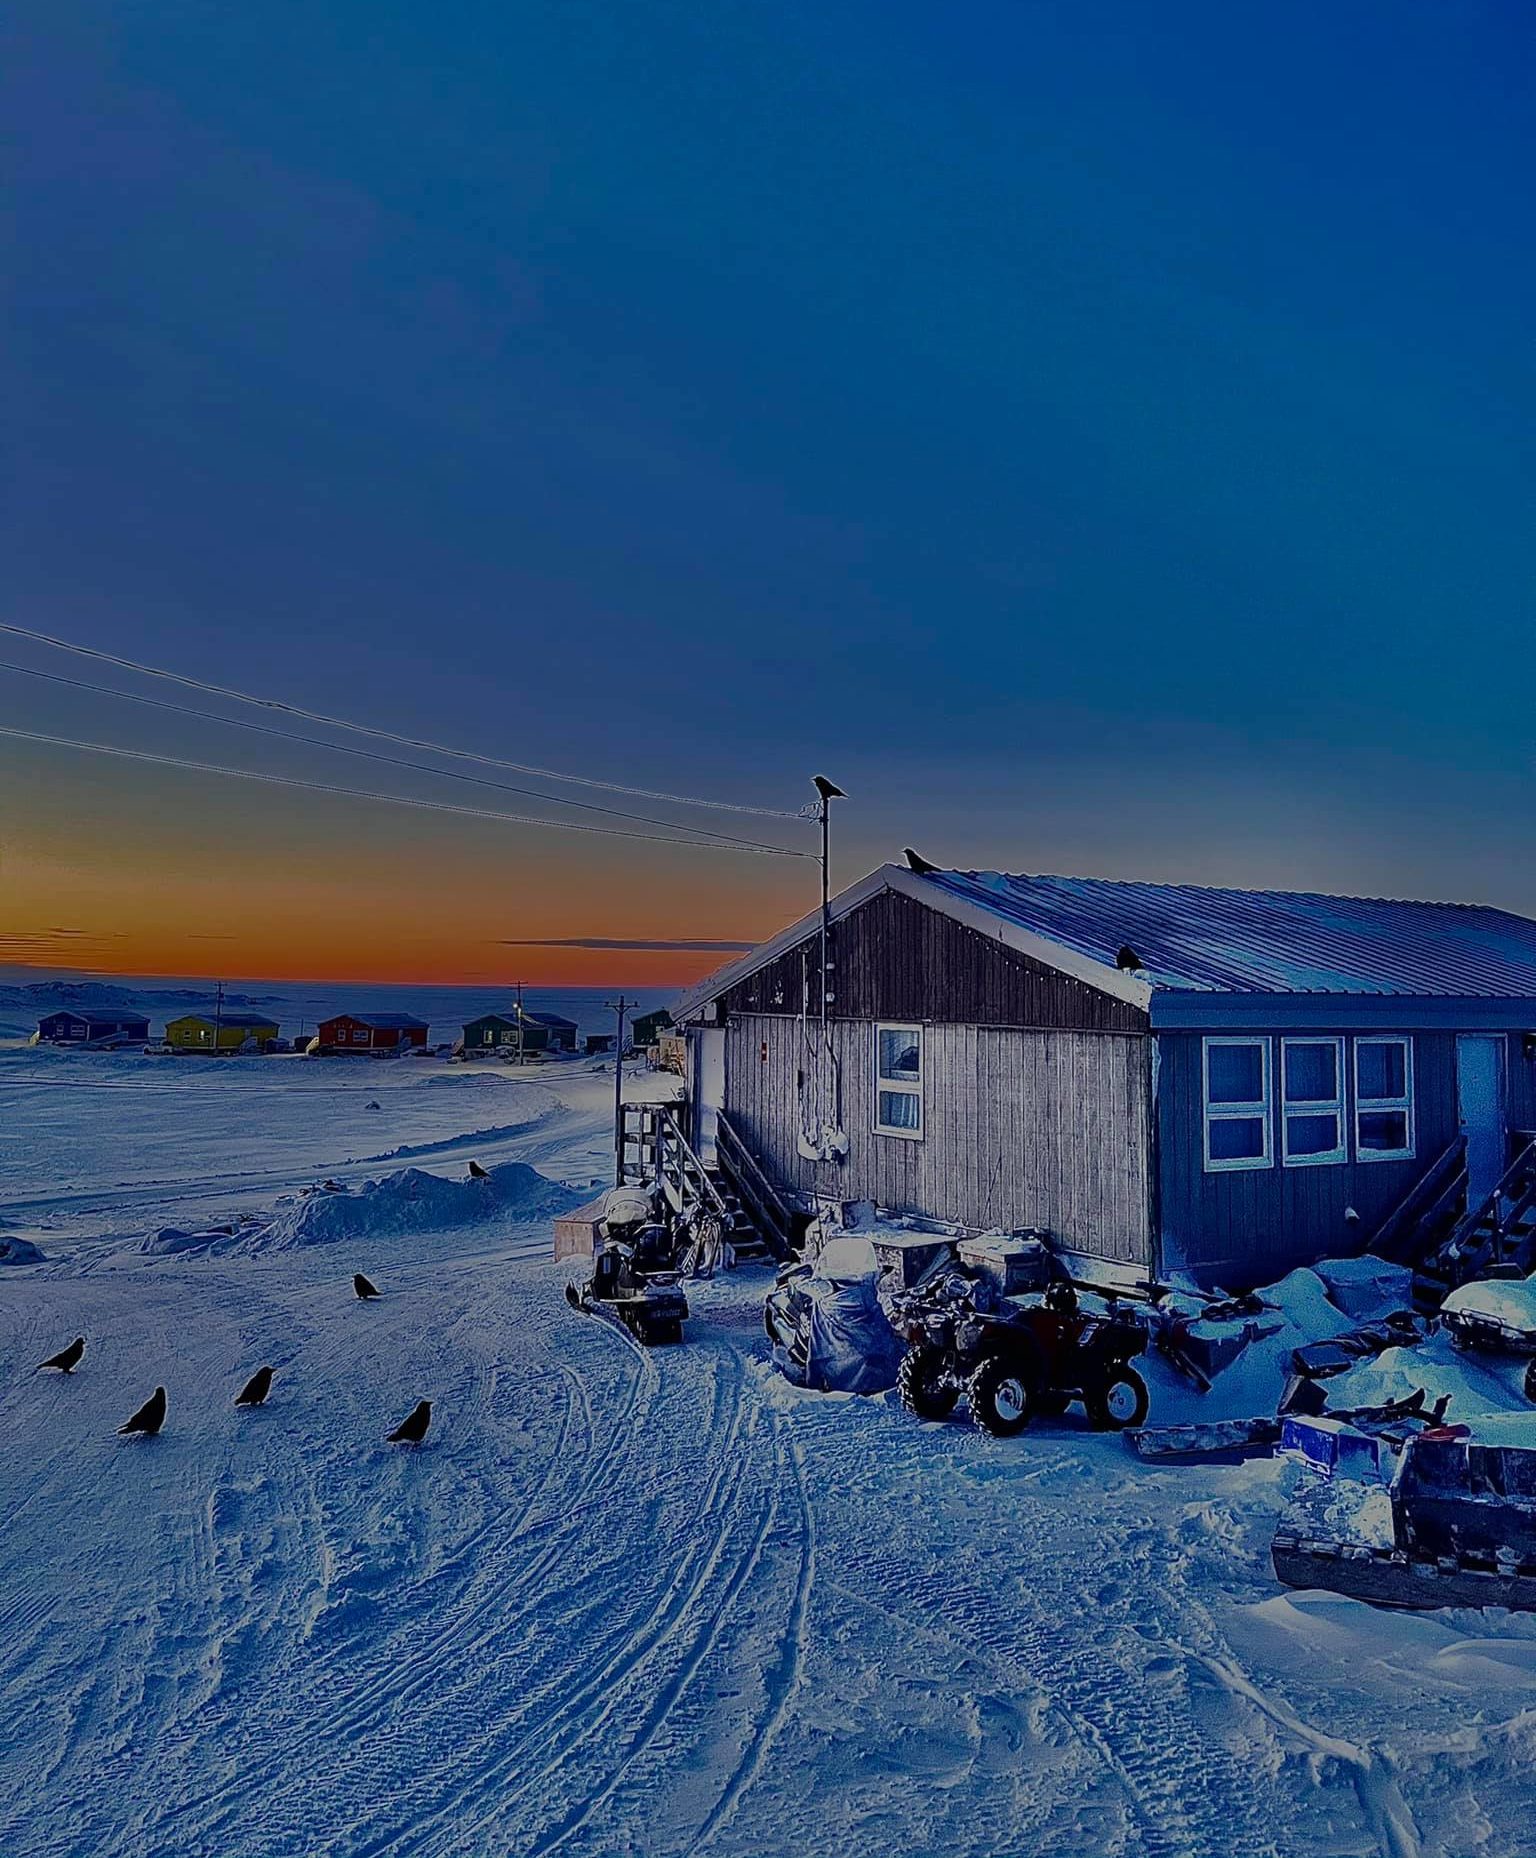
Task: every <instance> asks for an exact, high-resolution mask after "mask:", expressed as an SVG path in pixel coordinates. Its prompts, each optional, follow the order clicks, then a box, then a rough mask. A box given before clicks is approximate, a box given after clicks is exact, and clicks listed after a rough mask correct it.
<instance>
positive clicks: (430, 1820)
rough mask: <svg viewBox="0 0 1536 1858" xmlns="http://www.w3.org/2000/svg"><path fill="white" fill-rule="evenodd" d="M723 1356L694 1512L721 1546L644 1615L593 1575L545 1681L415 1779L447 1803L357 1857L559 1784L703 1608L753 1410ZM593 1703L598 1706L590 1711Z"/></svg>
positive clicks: (374, 1856) (662, 1582)
mask: <svg viewBox="0 0 1536 1858" xmlns="http://www.w3.org/2000/svg"><path fill="white" fill-rule="evenodd" d="M635 1346H636V1347H638V1344H637V1345H635ZM723 1359H724V1358H723V1357H716V1358H715V1359H714V1360H713V1361H712V1367H713V1370H714V1388H713V1393H712V1405H713V1411H712V1413H711V1415H710V1419H709V1422H708V1423H707V1425H706V1426H705V1428H704V1436H705V1437H706V1439H708V1440H709V1441H710V1442H711V1445H712V1447H713V1448H714V1449H715V1463H714V1468H713V1473H712V1475H711V1477H710V1479H709V1481H708V1482H707V1483H706V1484H705V1486H704V1487H703V1489H702V1491H701V1492H699V1493H698V1495H697V1497H696V1500H695V1504H694V1512H693V1523H694V1528H695V1532H696V1533H697V1534H699V1535H702V1534H703V1533H704V1531H705V1530H706V1528H707V1527H708V1526H709V1525H710V1524H711V1523H715V1524H718V1525H719V1533H718V1537H717V1539H716V1540H715V1542H714V1543H713V1546H712V1547H711V1546H710V1544H709V1543H708V1542H707V1541H699V1542H695V1544H694V1545H693V1546H691V1547H690V1548H689V1549H688V1550H687V1551H686V1553H685V1555H684V1557H683V1559H682V1560H681V1561H680V1562H679V1563H677V1564H674V1565H673V1566H672V1567H671V1569H670V1572H669V1574H668V1573H667V1571H665V1570H662V1569H660V1568H657V1569H653V1570H652V1573H653V1574H654V1575H655V1576H656V1579H657V1584H658V1586H659V1589H660V1591H659V1595H658V1597H657V1599H656V1600H655V1601H654V1603H653V1604H652V1610H651V1612H650V1613H649V1615H647V1616H646V1617H644V1618H643V1619H638V1618H637V1617H636V1615H635V1614H634V1613H623V1612H619V1611H618V1610H617V1609H615V1608H614V1607H613V1606H612V1605H611V1599H610V1597H609V1596H607V1595H605V1594H603V1593H602V1592H601V1591H595V1590H593V1589H592V1587H591V1586H590V1585H586V1586H583V1587H581V1588H579V1589H578V1590H576V1591H575V1592H574V1593H573V1595H572V1596H571V1599H572V1601H573V1603H574V1604H573V1608H572V1610H571V1611H570V1612H568V1613H567V1614H565V1615H563V1616H562V1617H561V1618H560V1619H559V1620H558V1621H557V1622H555V1624H556V1625H557V1627H558V1630H557V1631H556V1632H555V1633H554V1634H553V1640H554V1645H555V1648H556V1650H557V1652H558V1653H559V1655H558V1656H556V1658H555V1659H554V1662H553V1665H552V1668H551V1669H550V1670H549V1671H548V1672H547V1674H546V1675H545V1676H544V1678H543V1680H542V1682H540V1683H538V1684H535V1685H530V1686H526V1687H525V1686H523V1685H522V1684H520V1686H519V1689H520V1695H519V1696H518V1698H517V1701H516V1705H515V1707H514V1709H513V1710H512V1711H511V1713H510V1717H509V1718H507V1719H502V1720H501V1721H500V1722H498V1723H497V1724H495V1725H493V1726H492V1727H491V1728H490V1729H489V1730H488V1731H487V1732H486V1733H485V1734H484V1735H482V1736H481V1737H479V1738H478V1739H477V1741H476V1743H475V1744H474V1746H473V1748H472V1749H468V1748H466V1747H465V1746H464V1745H463V1741H462V1735H461V1733H460V1731H459V1726H458V1724H457V1721H456V1719H455V1722H454V1725H453V1730H452V1739H451V1745H450V1748H449V1752H448V1755H447V1757H446V1759H445V1761H444V1762H443V1763H442V1764H441V1765H440V1766H439V1767H437V1768H434V1769H433V1771H432V1772H430V1773H428V1774H425V1775H423V1776H421V1777H420V1779H419V1780H418V1781H416V1782H414V1783H413V1784H412V1785H411V1787H410V1788H409V1789H408V1793H409V1794H410V1795H411V1796H412V1797H414V1796H415V1795H416V1794H417V1793H418V1792H420V1791H423V1790H427V1789H433V1788H435V1789H436V1790H438V1792H439V1795H440V1797H439V1801H438V1804H437V1805H436V1806H435V1807H434V1808H433V1809H432V1810H431V1811H430V1812H429V1813H425V1814H423V1813H421V1812H413V1813H412V1814H410V1815H409V1816H408V1817H409V1823H410V1828H411V1829H410V1831H409V1832H406V1833H400V1832H395V1833H393V1834H390V1835H386V1836H385V1837H383V1838H381V1839H379V1840H377V1841H373V1842H369V1843H367V1844H364V1845H363V1846H362V1847H361V1848H360V1849H359V1852H358V1855H357V1858H365V1855H367V1858H380V1855H381V1854H383V1853H385V1852H392V1851H396V1850H403V1849H414V1848H415V1847H416V1846H417V1845H418V1843H419V1842H420V1841H421V1840H422V1839H423V1838H424V1837H426V1836H427V1835H428V1834H430V1833H431V1831H432V1830H433V1828H434V1827H436V1826H438V1825H440V1824H442V1823H443V1822H445V1821H447V1822H450V1823H451V1826H452V1828H453V1830H454V1837H455V1838H456V1839H457V1838H458V1837H459V1836H460V1835H461V1834H462V1832H463V1830H464V1826H465V1818H466V1814H467V1813H470V1812H472V1811H473V1810H474V1805H475V1802H476V1801H478V1800H483V1799H484V1798H485V1797H486V1796H487V1795H489V1794H491V1793H493V1792H495V1793H496V1804H495V1807H494V1809H493V1810H492V1812H491V1813H489V1814H488V1815H486V1816H485V1819H486V1823H490V1822H491V1821H494V1820H495V1819H497V1818H498V1817H504V1816H505V1813H506V1810H507V1808H508V1807H510V1806H512V1805H515V1804H516V1803H517V1802H518V1801H520V1800H523V1799H525V1798H527V1797H528V1795H529V1794H531V1793H532V1792H534V1791H535V1790H536V1789H542V1790H544V1791H546V1792H548V1791H549V1790H550V1789H552V1788H553V1789H556V1790H558V1788H559V1786H560V1784H561V1783H562V1782H565V1781H567V1780H568V1779H569V1757H570V1756H571V1754H572V1753H573V1752H575V1751H577V1750H578V1749H581V1748H583V1747H586V1746H590V1745H592V1744H594V1743H595V1742H596V1741H597V1740H598V1738H599V1737H600V1736H601V1734H602V1732H603V1731H604V1730H605V1729H606V1728H607V1727H608V1726H609V1724H610V1723H611V1722H612V1721H613V1720H614V1718H615V1716H616V1714H617V1713H618V1712H619V1711H620V1710H621V1709H623V1708H624V1706H625V1705H626V1703H627V1701H628V1698H629V1695H630V1693H631V1691H632V1690H633V1689H634V1688H636V1687H639V1688H641V1689H642V1690H643V1689H644V1688H645V1686H646V1684H647V1683H648V1681H649V1670H650V1663H651V1661H652V1659H653V1657H654V1655H655V1654H656V1652H657V1651H658V1649H665V1647H666V1646H667V1645H668V1644H669V1643H670V1641H671V1639H672V1637H673V1636H674V1635H675V1633H676V1632H677V1631H678V1630H680V1629H681V1628H682V1627H683V1626H685V1625H686V1624H687V1623H688V1622H689V1621H690V1620H691V1619H692V1617H693V1616H694V1614H695V1613H696V1611H697V1608H698V1605H699V1598H700V1595H701V1593H703V1592H704V1591H705V1589H706V1587H707V1584H708V1575H709V1571H710V1570H711V1569H712V1568H713V1567H715V1566H717V1565H718V1563H719V1560H720V1558H721V1556H722V1555H723V1553H724V1551H725V1548H726V1546H727V1543H728V1541H729V1534H730V1530H729V1526H728V1525H729V1523H730V1521H731V1520H732V1512H731V1511H730V1510H728V1509H722V1503H721V1497H722V1491H723V1489H724V1486H725V1483H726V1480H727V1478H728V1477H729V1476H730V1475H731V1474H732V1473H733V1472H735V1471H737V1470H739V1468H740V1467H739V1463H738V1460H737V1458H736V1446H737V1442H738V1439H739V1438H740V1436H741V1433H742V1428H743V1420H744V1418H745V1417H746V1412H745V1408H744V1405H743V1402H742V1399H741V1392H742V1384H741V1377H740V1374H739V1372H738V1373H735V1374H722V1373H720V1371H719V1369H720V1365H721V1361H722V1360H723ZM727 1365H729V1364H728V1363H727ZM634 1443H636V1444H637V1445H638V1446H639V1447H640V1448H641V1449H642V1450H645V1449H648V1444H649V1442H648V1441H647V1440H645V1439H644V1438H636V1439H635V1440H634ZM740 1490H741V1486H740V1485H738V1487H737V1490H736V1491H735V1492H733V1493H732V1499H731V1501H732V1502H733V1503H734V1502H735V1501H736V1500H737V1499H739V1496H740ZM636 1540H637V1541H638V1542H645V1541H647V1540H648V1537H647V1536H646V1535H644V1534H638V1533H637V1537H636ZM689 1570H692V1572H689ZM685 1581H686V1585H685V1584H683V1583H684V1582H685ZM584 1611H596V1612H597V1613H598V1614H599V1616H600V1622H601V1626H602V1628H603V1630H604V1631H605V1632H606V1633H607V1637H608V1640H609V1642H610V1644H612V1646H613V1647H614V1649H613V1650H612V1651H611V1652H610V1653H609V1654H608V1656H607V1658H606V1661H605V1662H603V1663H601V1664H597V1665H596V1668H595V1669H594V1668H593V1667H594V1661H595V1658H596V1657H600V1656H602V1654H601V1653H600V1652H597V1651H596V1650H595V1648H594V1647H593V1646H592V1645H591V1643H590V1642H589V1641H588V1639H587V1637H586V1635H585V1634H584V1633H583V1632H581V1631H579V1630H577V1629H576V1624H575V1622H576V1621H578V1620H580V1619H581V1618H582V1614H583V1612H584ZM583 1651H585V1653H586V1656H585V1657H584V1658H582V1661H581V1664H580V1666H579V1667H578V1668H579V1670H580V1672H581V1677H580V1681H579V1682H578V1683H577V1684H576V1685H575V1687H574V1688H572V1686H571V1677H572V1672H571V1669H570V1659H571V1657H573V1656H574V1657H578V1658H580V1657H581V1654H582V1652H583ZM520 1675H526V1674H520ZM594 1706H595V1709H596V1713H595V1714H594V1715H591V1716H586V1715H584V1714H583V1712H586V1711H589V1710H591V1709H592V1708H593V1707H594ZM514 1722H527V1723H528V1724H529V1725H530V1726H529V1727H527V1728H526V1729H525V1731H524V1732H523V1733H522V1734H521V1736H518V1737H515V1738H514V1739H513V1740H512V1741H510V1742H509V1741H508V1739H507V1731H508V1728H509V1726H510V1724H511V1723H514ZM531 1756H533V1757H539V1756H547V1759H545V1760H544V1761H543V1765H542V1766H540V1767H538V1768H536V1769H535V1770H534V1771H533V1773H532V1774H531V1775H530V1776H529V1778H528V1779H527V1780H525V1781H523V1782H521V1783H520V1784H519V1785H517V1786H516V1787H514V1788H513V1789H512V1790H511V1791H510V1792H500V1791H499V1789H500V1786H501V1783H502V1781H503V1780H504V1779H505V1778H506V1777H507V1776H508V1775H510V1774H513V1773H516V1772H519V1771H520V1770H521V1768H522V1766H523V1763H524V1762H525V1760H526V1759H528V1758H529V1757H531ZM466 1769H468V1770H469V1778H468V1780H466V1779H465V1770H466Z"/></svg>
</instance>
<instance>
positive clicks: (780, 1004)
mask: <svg viewBox="0 0 1536 1858" xmlns="http://www.w3.org/2000/svg"><path fill="white" fill-rule="evenodd" d="M820 946H821V924H820V918H819V915H813V916H809V917H806V918H805V919H804V920H802V921H801V922H799V923H796V924H794V925H793V926H792V927H791V928H789V929H787V930H785V931H784V932H783V934H781V935H779V936H777V937H775V938H774V939H773V940H771V941H769V942H767V943H765V944H764V945H763V946H762V947H761V948H759V949H757V950H755V951H754V952H753V953H752V954H750V955H747V956H745V957H743V958H742V959H740V960H738V961H736V962H733V963H731V964H730V965H729V966H727V967H726V968H724V969H722V970H721V971H720V972H719V973H718V974H716V975H715V976H713V977H712V978H711V979H710V980H709V981H707V982H705V983H704V984H703V985H702V986H700V987H698V988H696V989H695V990H694V991H693V992H692V993H691V994H690V995H689V997H688V998H687V999H686V1000H685V1001H684V1003H683V1005H682V1007H681V1008H680V1010H679V1018H680V1020H684V1021H686V1022H687V1025H688V1032H689V1040H690V1073H691V1080H692V1096H693V1100H694V1105H695V1109H694V1118H695V1121H694V1131H695V1136H696V1139H697V1141H698V1142H699V1143H700V1144H701V1145H703V1146H704V1147H705V1148H706V1149H707V1148H708V1147H709V1146H710V1144H711V1141H712V1122H713V1119H714V1118H716V1117H717V1116H719V1115H724V1116H726V1117H727V1118H728V1119H729V1121H730V1124H731V1127H732V1130H733V1132H734V1133H735V1134H736V1135H738V1136H739V1137H740V1138H741V1140H742V1141H743V1142H744V1143H746V1145H747V1146H748V1148H749V1149H750V1150H751V1151H752V1152H753V1153H754V1154H755V1155H756V1157H757V1158H758V1159H759V1160H760V1162H761V1163H762V1165H763V1166H764V1168H765V1169H766V1170H767V1171H768V1172H769V1174H770V1175H771V1176H773V1177H774V1178H775V1179H776V1180H777V1181H778V1182H779V1183H780V1184H781V1185H782V1186H784V1187H785V1188H786V1189H788V1190H789V1191H790V1192H792V1193H797V1194H799V1195H801V1196H804V1197H806V1198H814V1197H817V1196H825V1197H828V1198H832V1199H837V1200H843V1201H848V1200H856V1199H870V1200H873V1201H874V1202H876V1204H877V1205H879V1206H881V1207H883V1208H887V1209H889V1210H891V1211H894V1212H899V1213H913V1214H918V1215H922V1216H924V1217H926V1218H929V1219H935V1220H942V1221H950V1222H955V1223H957V1224H960V1225H963V1226H966V1227H970V1228H974V1229H977V1230H991V1229H998V1228H1001V1229H1003V1230H1014V1229H1019V1228H1024V1227H1036V1228H1044V1229H1046V1230H1048V1231H1049V1232H1050V1233H1051V1234H1052V1235H1053V1236H1054V1238H1055V1239H1056V1241H1057V1243H1058V1244H1059V1245H1061V1246H1062V1247H1063V1248H1064V1249H1066V1250H1069V1251H1072V1252H1076V1253H1080V1254H1083V1255H1086V1256H1089V1257H1093V1258H1098V1259H1101V1260H1107V1261H1111V1262H1113V1263H1117V1264H1121V1265H1125V1266H1129V1267H1133V1268H1134V1269H1136V1270H1138V1271H1140V1272H1142V1273H1152V1274H1163V1273H1166V1272H1169V1271H1171V1270H1174V1269H1180V1268H1182V1269H1188V1270H1190V1271H1192V1272H1194V1273H1195V1274H1196V1275H1198V1276H1200V1277H1202V1278H1206V1279H1209V1280H1220V1281H1223V1282H1227V1283H1232V1284H1238V1283H1259V1282H1264V1281H1267V1280H1270V1279H1273V1278H1275V1277H1277V1276H1278V1275H1280V1274H1281V1273H1283V1272H1284V1271H1285V1270H1286V1269H1288V1268H1289V1267H1290V1266H1292V1265H1295V1264H1298V1263H1303V1262H1306V1261H1309V1260H1312V1259H1315V1258H1318V1257H1321V1256H1326V1255H1330V1254H1338V1253H1345V1252H1354V1251H1360V1250H1363V1249H1365V1248H1367V1247H1368V1246H1369V1244H1370V1242H1371V1240H1372V1238H1373V1236H1374V1235H1375V1234H1376V1233H1377V1232H1378V1231H1379V1230H1381V1229H1382V1227H1383V1226H1384V1225H1386V1224H1387V1222H1388V1221H1389V1220H1390V1219H1391V1218H1392V1217H1393V1215H1394V1213H1395V1212H1396V1210H1397V1209H1399V1208H1400V1207H1401V1206H1402V1204H1403V1203H1404V1202H1405V1199H1407V1198H1408V1197H1409V1196H1410V1194H1411V1193H1412V1191H1413V1190H1414V1189H1415V1187H1416V1185H1417V1184H1418V1183H1420V1182H1421V1181H1423V1180H1424V1178H1425V1177H1426V1176H1427V1175H1429V1174H1430V1173H1431V1172H1432V1171H1433V1170H1434V1169H1436V1168H1444V1167H1445V1166H1446V1164H1447V1159H1448V1157H1451V1156H1453V1155H1459V1157H1460V1158H1461V1160H1460V1164H1459V1165H1461V1167H1462V1169H1463V1173H1464V1176H1465V1192H1466V1193H1467V1194H1468V1195H1469V1196H1470V1197H1471V1198H1472V1199H1473V1200H1475V1199H1476V1198H1477V1197H1478V1196H1480V1195H1486V1193H1487V1192H1488V1191H1489V1190H1490V1189H1491V1188H1492V1187H1493V1185H1494V1184H1495V1183H1496V1181H1497V1180H1498V1178H1499V1176H1500V1174H1501V1173H1502V1171H1503V1169H1504V1166H1505V1163H1506V1160H1507V1158H1508V1156H1509V1153H1510V1148H1511V1141H1512V1138H1513V1137H1514V1136H1515V1135H1516V1134H1517V1133H1518V1132H1523V1131H1528V1130H1531V1129H1532V1128H1536V923H1531V922H1529V921H1527V920H1526V919H1524V918H1522V917H1517V916H1512V915H1509V914H1507V913H1506V912H1503V911H1500V910H1493V909H1481V908H1473V907H1468V906H1462V905H1449V904H1434V903H1403V902H1393V901H1385V900H1380V899H1369V898H1364V899H1360V898H1341V897H1325V896H1317V895H1299V894H1290V893H1278V892H1256V891H1234V890H1212V889H1204V888H1200V887H1196V886H1191V885H1161V884H1133V883H1114V882H1109V881H1107V880H1099V879H1070V878H1050V877H1009V876H1003V875H999V874H997V873H986V872H962V871H941V870H935V869H933V868H931V867H922V868H914V869H905V868H901V867H897V866H889V865H888V866H885V867H882V868H881V869H880V870H879V871H876V872H874V873H873V874H872V875H871V876H869V877H867V878H865V879H864V880H863V881H862V882H861V883H859V884H855V885H854V886H853V887H852V888H851V889H849V890H847V891H845V892H843V893H842V895H840V896H839V897H837V898H836V899H835V900H834V902H833V904H832V909H831V932H830V937H829V940H828V948H829V956H828V965H827V975H826V991H827V993H828V995H829V1005H828V1037H827V1046H829V1047H830V1052H829V1053H828V1052H827V1050H826V1048H825V1047H824V1046H823V1041H822V1035H821V1029H820V1013H821V991H822V981H821V970H820ZM829 1105H830V1106H831V1107H830V1110H829V1108H828V1106H829Z"/></svg>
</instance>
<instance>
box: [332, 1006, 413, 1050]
mask: <svg viewBox="0 0 1536 1858" xmlns="http://www.w3.org/2000/svg"><path fill="white" fill-rule="evenodd" d="M427 1030H428V1028H427V1023H426V1021H425V1020H422V1019H414V1018H412V1016H411V1015H410V1014H409V1013H338V1014H336V1016H335V1017H334V1018H332V1019H322V1020H321V1022H320V1025H319V1029H318V1031H317V1033H316V1035H315V1036H316V1039H317V1042H318V1043H319V1046H320V1049H321V1051H323V1052H399V1051H407V1050H409V1049H411V1048H413V1047H414V1048H415V1049H417V1050H422V1049H424V1048H425V1046H426V1043H427Z"/></svg>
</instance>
